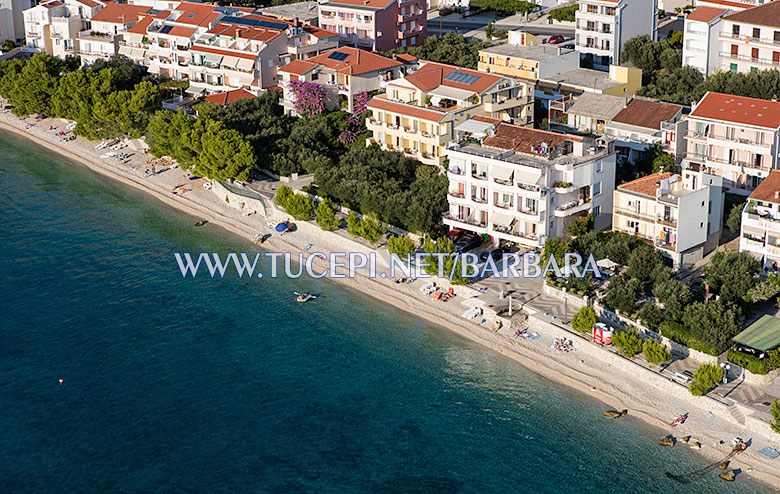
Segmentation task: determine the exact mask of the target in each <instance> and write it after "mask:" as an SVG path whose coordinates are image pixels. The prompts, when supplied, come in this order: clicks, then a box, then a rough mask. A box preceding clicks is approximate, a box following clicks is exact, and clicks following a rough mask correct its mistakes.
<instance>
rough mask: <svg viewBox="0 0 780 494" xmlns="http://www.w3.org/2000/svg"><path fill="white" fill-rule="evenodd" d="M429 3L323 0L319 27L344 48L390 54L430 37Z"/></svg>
mask: <svg viewBox="0 0 780 494" xmlns="http://www.w3.org/2000/svg"><path fill="white" fill-rule="evenodd" d="M426 5H427V4H426V2H425V0H321V1H320V2H319V25H320V27H322V28H323V29H325V30H327V31H334V32H337V33H338V34H339V43H340V45H341V46H354V47H357V48H362V49H365V50H369V51H389V50H392V49H395V48H406V47H407V46H419V45H422V44H424V43H425V38H426V37H427V36H428V13H427V8H426Z"/></svg>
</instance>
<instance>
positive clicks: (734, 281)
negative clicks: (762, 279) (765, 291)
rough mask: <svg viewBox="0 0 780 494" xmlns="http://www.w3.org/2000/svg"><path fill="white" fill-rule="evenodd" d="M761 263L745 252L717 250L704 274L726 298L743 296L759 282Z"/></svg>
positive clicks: (704, 268) (711, 286)
mask: <svg viewBox="0 0 780 494" xmlns="http://www.w3.org/2000/svg"><path fill="white" fill-rule="evenodd" d="M760 271H761V263H760V262H758V260H756V258H755V257H753V256H751V255H749V254H747V253H745V252H723V251H720V252H717V253H716V254H715V255H714V256H712V260H711V261H710V263H709V264H707V265H706V266H704V267H703V268H702V275H703V276H704V279H705V280H706V281H707V283H708V284H709V286H710V288H711V289H713V290H716V291H717V290H719V291H720V295H721V296H722V297H725V298H743V297H744V296H745V295H747V292H748V290H750V289H751V288H753V286H755V284H756V283H757V279H756V275H757V274H758V273H759V272H760Z"/></svg>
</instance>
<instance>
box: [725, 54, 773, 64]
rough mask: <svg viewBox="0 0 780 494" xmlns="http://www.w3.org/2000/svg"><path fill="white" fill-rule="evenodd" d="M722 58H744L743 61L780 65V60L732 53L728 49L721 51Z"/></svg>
mask: <svg viewBox="0 0 780 494" xmlns="http://www.w3.org/2000/svg"><path fill="white" fill-rule="evenodd" d="M720 56H721V58H728V59H731V60H742V61H743V62H751V63H760V64H763V65H775V66H777V65H780V60H778V61H776V60H770V59H768V58H760V57H753V56H750V57H749V56H747V55H739V54H737V53H731V52H727V51H722V52H720Z"/></svg>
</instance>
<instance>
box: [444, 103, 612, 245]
mask: <svg viewBox="0 0 780 494" xmlns="http://www.w3.org/2000/svg"><path fill="white" fill-rule="evenodd" d="M455 132H456V135H457V137H456V138H455V139H453V142H452V143H450V145H449V146H447V148H446V150H445V153H446V156H447V158H448V160H449V165H448V167H447V179H448V181H449V187H448V193H447V201H448V203H449V211H448V213H447V214H446V215H445V216H444V224H446V225H448V226H450V227H452V228H461V229H464V230H468V231H471V232H474V233H477V234H487V235H490V236H491V237H492V238H493V240H494V242H495V243H499V242H502V241H503V242H510V243H513V244H518V245H521V246H523V247H527V248H540V247H542V246H544V243H545V240H546V239H548V238H552V237H563V236H565V235H566V233H565V232H566V228H567V227H568V225H569V224H571V223H572V222H573V221H576V220H578V219H580V218H583V217H587V216H588V215H589V214H593V217H594V227H595V228H596V229H597V230H603V229H608V228H609V227H610V225H611V214H612V192H613V190H614V188H615V166H616V161H615V149H614V146H613V144H612V143H611V142H609V141H606V142H603V141H602V142H599V141H598V140H597V139H596V138H595V137H593V136H576V135H573V134H558V133H555V132H548V131H544V130H538V129H532V128H529V127H522V126H519V125H512V124H510V123H507V122H504V121H502V120H500V119H498V118H492V117H485V116H475V117H473V118H471V119H470V120H467V121H466V122H463V123H462V124H460V125H458V126H457V127H456V128H455Z"/></svg>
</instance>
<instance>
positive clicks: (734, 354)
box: [728, 350, 769, 375]
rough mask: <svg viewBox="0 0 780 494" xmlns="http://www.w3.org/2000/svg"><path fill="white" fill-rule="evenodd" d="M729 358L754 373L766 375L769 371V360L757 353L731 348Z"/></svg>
mask: <svg viewBox="0 0 780 494" xmlns="http://www.w3.org/2000/svg"><path fill="white" fill-rule="evenodd" d="M728 360H729V362H732V363H734V364H737V365H738V366H740V367H742V368H743V369H745V370H747V371H748V372H751V373H753V374H758V375H764V374H766V373H767V372H768V367H769V366H768V365H767V364H768V362H767V361H766V360H763V359H760V358H758V357H756V356H755V355H750V354H748V353H742V352H739V351H737V350H729V353H728Z"/></svg>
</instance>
